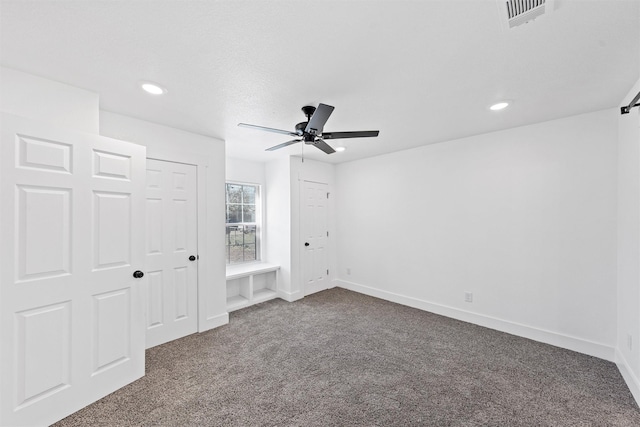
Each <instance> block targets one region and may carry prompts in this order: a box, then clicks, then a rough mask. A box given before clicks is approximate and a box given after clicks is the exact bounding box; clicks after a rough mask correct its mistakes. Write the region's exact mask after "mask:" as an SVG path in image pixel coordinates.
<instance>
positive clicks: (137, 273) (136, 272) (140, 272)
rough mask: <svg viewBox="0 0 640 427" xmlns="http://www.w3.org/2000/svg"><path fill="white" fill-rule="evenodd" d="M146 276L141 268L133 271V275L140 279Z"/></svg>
mask: <svg viewBox="0 0 640 427" xmlns="http://www.w3.org/2000/svg"><path fill="white" fill-rule="evenodd" d="M143 276H144V273H143V272H142V271H140V270H136V271H134V272H133V277H135V278H136V279H140V278H142V277H143Z"/></svg>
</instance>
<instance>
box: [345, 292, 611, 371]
mask: <svg viewBox="0 0 640 427" xmlns="http://www.w3.org/2000/svg"><path fill="white" fill-rule="evenodd" d="M335 284H336V286H338V287H341V288H344V289H348V290H350V291H354V292H359V293H361V294H365V295H370V296H373V297H377V298H381V299H384V300H387V301H391V302H395V303H398V304H402V305H406V306H409V307H413V308H417V309H420V310H424V311H429V312H431V313H435V314H439V315H442V316H446V317H451V318H453V319H457V320H462V321H463V322H469V323H473V324H475V325H479V326H484V327H486V328H490V329H495V330H497V331H501V332H506V333H508V334H512V335H517V336H520V337H523V338H528V339H531V340H534V341H539V342H542V343H545V344H551V345H554V346H556V347H561V348H565V349H567V350H572V351H577V352H578V353H584V354H587V355H589V356H594V357H598V358H600V359H604V360H607V361H609V362H613V361H614V358H615V349H614V348H613V347H610V346H607V345H605V344H601V343H596V342H593V341H588V340H584V339H581V338H577V337H572V336H570V335H564V334H560V333H557V332H553V331H547V330H544V329H539V328H535V327H533V326H527V325H523V324H520V323H515V322H510V321H508V320H503V319H498V318H495V317H491V316H486V315H483V314H478V313H472V312H469V311H466V310H460V309H459V308H454V307H449V306H446V305H442V304H437V303H433V302H429V301H424V300H420V299H417V298H413V297H408V296H405V295H400V294H396V293H393V292H388V291H383V290H380V289H376V288H372V287H369V286H365V285H361V284H358V283H353V282H347V281H344V280H335Z"/></svg>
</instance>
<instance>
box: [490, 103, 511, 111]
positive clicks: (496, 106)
mask: <svg viewBox="0 0 640 427" xmlns="http://www.w3.org/2000/svg"><path fill="white" fill-rule="evenodd" d="M508 106H509V103H508V102H498V103H497V104H493V105H492V106H491V107H489V109H490V110H493V111H499V110H503V109H505V108H507V107H508Z"/></svg>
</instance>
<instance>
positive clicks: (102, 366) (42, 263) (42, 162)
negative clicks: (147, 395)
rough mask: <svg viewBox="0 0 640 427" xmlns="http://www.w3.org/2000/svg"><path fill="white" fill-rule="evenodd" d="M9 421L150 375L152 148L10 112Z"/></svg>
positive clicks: (3, 416)
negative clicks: (147, 293)
mask: <svg viewBox="0 0 640 427" xmlns="http://www.w3.org/2000/svg"><path fill="white" fill-rule="evenodd" d="M0 153H1V156H0V157H1V159H0V168H1V173H0V200H2V205H1V209H0V220H1V221H0V222H1V225H0V251H1V252H0V280H1V283H0V310H1V326H0V345H1V346H2V347H1V348H0V371H1V374H2V375H1V377H2V384H1V385H0V401H1V403H0V425H46V424H50V423H52V422H55V421H57V420H59V419H61V418H63V417H64V416H66V415H68V414H70V413H73V412H75V411H76V410H78V409H80V408H82V407H84V406H86V405H88V404H89V403H91V402H94V401H95V400H97V399H99V398H101V397H103V396H105V395H106V394H108V393H111V392H113V391H114V390H116V389H118V388H120V387H122V386H124V385H125V384H127V383H129V382H131V381H133V380H135V379H137V378H139V377H141V376H142V375H144V339H145V337H144V312H143V304H142V298H141V296H142V295H141V293H142V284H143V283H144V281H145V280H146V278H143V279H135V278H133V277H132V274H133V272H134V271H135V270H139V269H141V270H144V268H143V263H144V261H145V260H144V243H145V242H144V227H142V226H141V224H143V223H144V209H145V198H144V194H145V192H144V191H145V190H144V182H145V147H143V146H140V145H135V144H130V143H126V142H122V141H117V140H113V139H109V138H105V137H100V136H97V135H91V134H84V133H79V132H73V131H69V130H63V129H59V128H56V127H53V126H49V125H45V124H41V123H37V122H33V121H28V120H25V119H21V118H17V117H14V116H10V115H3V116H2V140H1V151H0Z"/></svg>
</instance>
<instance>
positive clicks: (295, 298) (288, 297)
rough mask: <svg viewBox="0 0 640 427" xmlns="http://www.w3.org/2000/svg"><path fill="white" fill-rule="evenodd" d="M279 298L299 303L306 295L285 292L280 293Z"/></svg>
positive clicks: (297, 292) (300, 292)
mask: <svg viewBox="0 0 640 427" xmlns="http://www.w3.org/2000/svg"><path fill="white" fill-rule="evenodd" d="M278 298H280V299H283V300H285V301H287V302H294V301H298V300H299V299H302V298H304V293H303V292H302V291H295V292H285V291H280V290H279V291H278Z"/></svg>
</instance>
